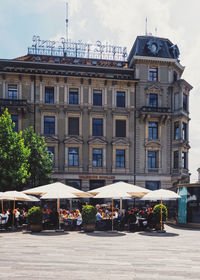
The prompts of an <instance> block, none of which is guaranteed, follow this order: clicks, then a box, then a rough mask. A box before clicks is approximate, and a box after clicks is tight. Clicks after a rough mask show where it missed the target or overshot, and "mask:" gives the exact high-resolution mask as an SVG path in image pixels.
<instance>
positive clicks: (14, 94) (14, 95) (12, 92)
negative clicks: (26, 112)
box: [8, 85, 18, 99]
mask: <svg viewBox="0 0 200 280" xmlns="http://www.w3.org/2000/svg"><path fill="white" fill-rule="evenodd" d="M8 99H18V89H17V85H8Z"/></svg>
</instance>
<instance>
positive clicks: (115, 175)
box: [0, 36, 192, 191]
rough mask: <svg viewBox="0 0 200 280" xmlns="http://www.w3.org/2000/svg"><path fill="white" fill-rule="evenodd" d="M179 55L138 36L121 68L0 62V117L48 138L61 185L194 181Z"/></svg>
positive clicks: (62, 61)
mask: <svg viewBox="0 0 200 280" xmlns="http://www.w3.org/2000/svg"><path fill="white" fill-rule="evenodd" d="M178 56H179V51H178V47H177V46H176V45H173V44H172V43H171V42H170V41H169V40H168V39H164V38H157V37H152V36H138V37H137V38H136V41H135V43H134V45H133V48H132V49H131V51H130V54H129V56H128V58H127V59H124V61H119V60H108V59H94V58H83V57H77V56H76V57H68V56H67V55H66V54H65V55H63V56H58V55H49V54H48V55H46V54H44V53H41V52H40V53H35V54H31V53H30V52H29V54H28V55H25V56H23V57H19V58H16V59H9V60H5V59H1V60H0V74H1V76H0V104H1V111H3V110H4V108H6V107H7V108H8V109H9V112H10V113H11V116H12V119H13V121H14V122H15V124H16V125H15V130H16V131H20V130H23V129H24V128H26V127H28V126H33V127H34V130H35V132H37V133H40V134H41V135H43V136H44V137H45V140H46V143H47V147H48V150H49V152H50V153H51V155H52V157H53V164H54V174H53V175H52V177H53V178H54V179H56V180H59V181H61V182H64V183H66V184H69V185H73V186H76V187H78V188H80V189H83V190H85V191H87V190H89V189H93V188H96V187H99V186H102V185H106V184H110V183H112V182H116V181H120V180H122V181H126V182H130V183H135V184H137V185H140V186H143V187H146V188H150V189H157V188H173V187H175V186H176V184H177V183H184V182H189V170H188V151H189V148H190V146H189V92H190V90H191V89H192V87H191V85H190V84H188V83H187V82H186V81H185V80H183V79H181V75H182V73H183V71H184V67H183V66H182V65H181V64H180V62H179V60H178Z"/></svg>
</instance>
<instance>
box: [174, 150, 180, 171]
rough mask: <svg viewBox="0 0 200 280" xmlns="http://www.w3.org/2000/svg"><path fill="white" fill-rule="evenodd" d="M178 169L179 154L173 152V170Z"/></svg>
mask: <svg viewBox="0 0 200 280" xmlns="http://www.w3.org/2000/svg"><path fill="white" fill-rule="evenodd" d="M178 168H179V152H178V151H175V152H174V169H178Z"/></svg>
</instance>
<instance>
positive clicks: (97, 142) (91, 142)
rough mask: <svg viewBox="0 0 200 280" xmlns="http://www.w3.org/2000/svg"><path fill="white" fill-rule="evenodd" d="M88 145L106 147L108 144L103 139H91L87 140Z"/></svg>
mask: <svg viewBox="0 0 200 280" xmlns="http://www.w3.org/2000/svg"><path fill="white" fill-rule="evenodd" d="M88 144H89V145H107V144H108V142H107V141H106V140H105V138H102V137H93V138H91V139H90V140H88Z"/></svg>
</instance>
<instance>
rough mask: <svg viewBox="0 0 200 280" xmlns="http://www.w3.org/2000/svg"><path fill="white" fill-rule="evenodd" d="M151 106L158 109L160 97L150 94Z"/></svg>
mask: <svg viewBox="0 0 200 280" xmlns="http://www.w3.org/2000/svg"><path fill="white" fill-rule="evenodd" d="M149 106H150V107H158V95H157V94H154V93H150V94H149Z"/></svg>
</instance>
